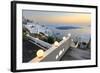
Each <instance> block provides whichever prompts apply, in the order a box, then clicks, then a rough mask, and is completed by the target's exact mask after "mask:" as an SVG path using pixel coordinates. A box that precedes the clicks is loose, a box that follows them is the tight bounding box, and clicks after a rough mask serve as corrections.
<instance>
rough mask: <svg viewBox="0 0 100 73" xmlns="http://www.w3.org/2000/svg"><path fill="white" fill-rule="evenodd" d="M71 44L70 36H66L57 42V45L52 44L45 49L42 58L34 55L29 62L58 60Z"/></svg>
mask: <svg viewBox="0 0 100 73" xmlns="http://www.w3.org/2000/svg"><path fill="white" fill-rule="evenodd" d="M70 44H71V36H68V37H67V38H66V39H63V40H62V41H61V42H59V46H57V47H56V46H55V45H52V47H51V48H49V49H48V50H47V51H45V52H44V56H43V57H42V58H38V57H35V58H33V59H32V60H31V61H30V62H31V63H35V62H41V61H58V60H60V59H61V57H62V56H63V55H64V54H65V52H66V51H67V50H68V49H69V47H70Z"/></svg>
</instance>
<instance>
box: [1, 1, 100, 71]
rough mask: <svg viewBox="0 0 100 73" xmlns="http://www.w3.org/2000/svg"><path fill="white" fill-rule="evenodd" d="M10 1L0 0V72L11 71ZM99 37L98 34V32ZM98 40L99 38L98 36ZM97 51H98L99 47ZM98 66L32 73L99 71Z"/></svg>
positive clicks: (90, 3)
mask: <svg viewBox="0 0 100 73" xmlns="http://www.w3.org/2000/svg"><path fill="white" fill-rule="evenodd" d="M10 1H11V0H0V73H11V72H10ZM31 1H32V0H31ZM33 1H41V2H54V3H66V4H84V5H85V4H86V5H87V4H88V5H99V4H100V0H33ZM99 7H100V5H99ZM99 13H100V10H99ZM99 16H100V14H99ZM99 19H100V18H99ZM99 23H100V22H99ZM99 27H100V25H99ZM99 31H100V29H99ZM99 37H100V34H99ZM98 40H100V38H99V39H98ZM99 43H100V42H99ZM99 48H100V46H99ZM99 48H98V49H99ZM98 51H99V52H100V49H99V50H98ZM99 56H100V53H99ZM99 61H100V57H99ZM99 66H100V65H99ZM99 68H100V67H98V68H81V69H66V70H52V71H38V72H34V73H52V72H54V73H57V72H58V73H99V72H100V69H99ZM31 73H33V72H31Z"/></svg>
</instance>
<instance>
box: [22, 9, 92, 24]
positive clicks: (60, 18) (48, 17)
mask: <svg viewBox="0 0 100 73" xmlns="http://www.w3.org/2000/svg"><path fill="white" fill-rule="evenodd" d="M22 15H23V16H24V17H25V18H28V19H30V20H33V21H34V22H39V23H53V24H54V23H56V24H79V25H83V24H84V25H90V24H91V14H90V13H83V12H78V13H77V12H61V11H58V12H56V11H36V10H23V13H22Z"/></svg>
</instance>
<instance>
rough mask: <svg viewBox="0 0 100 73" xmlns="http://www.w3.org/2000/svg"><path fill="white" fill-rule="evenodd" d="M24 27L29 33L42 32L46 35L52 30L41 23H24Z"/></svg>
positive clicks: (50, 33)
mask: <svg viewBox="0 0 100 73" xmlns="http://www.w3.org/2000/svg"><path fill="white" fill-rule="evenodd" d="M24 26H25V28H27V29H28V30H29V31H30V32H31V33H40V32H42V33H44V34H45V35H46V36H48V35H52V31H51V30H49V29H48V28H47V27H46V26H45V25H41V24H34V23H29V22H28V23H27V25H24Z"/></svg>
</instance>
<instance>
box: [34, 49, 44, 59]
mask: <svg viewBox="0 0 100 73" xmlns="http://www.w3.org/2000/svg"><path fill="white" fill-rule="evenodd" d="M36 55H37V57H38V58H41V57H43V56H44V51H43V50H41V49H40V50H38V51H37V53H36Z"/></svg>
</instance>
